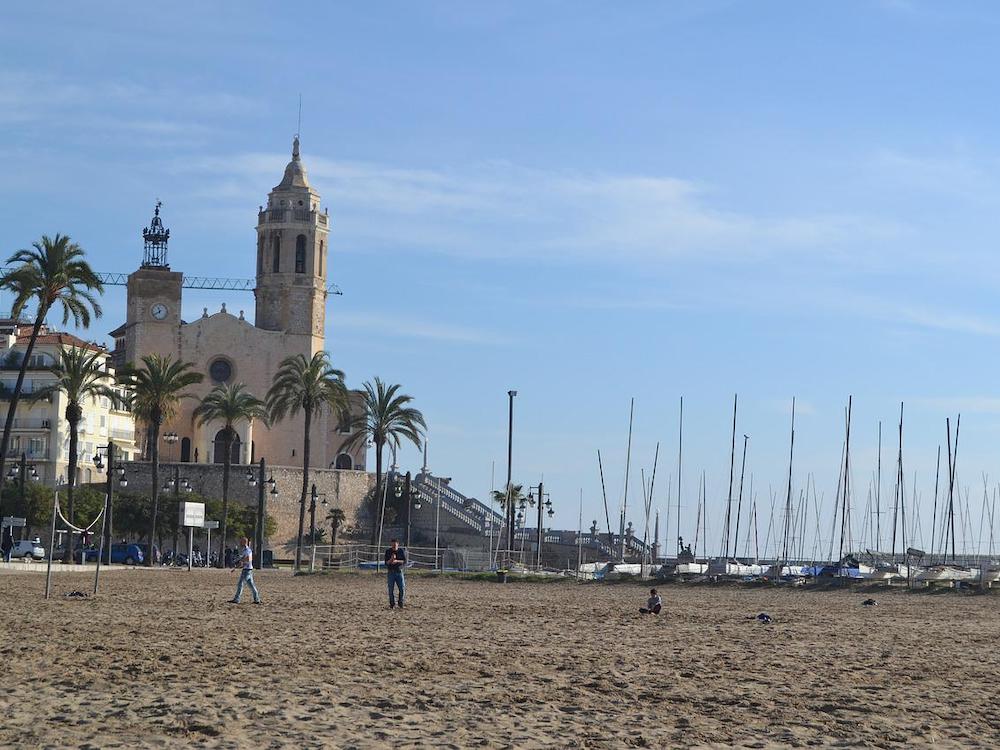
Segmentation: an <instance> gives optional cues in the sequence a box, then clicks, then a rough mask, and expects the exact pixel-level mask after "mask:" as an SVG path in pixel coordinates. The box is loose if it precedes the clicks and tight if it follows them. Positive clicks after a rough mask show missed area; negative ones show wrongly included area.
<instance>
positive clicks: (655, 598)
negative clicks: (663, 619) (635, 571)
mask: <svg viewBox="0 0 1000 750" xmlns="http://www.w3.org/2000/svg"><path fill="white" fill-rule="evenodd" d="M662 608H663V600H662V599H660V595H659V594H657V593H656V589H650V590H649V599H647V600H646V606H645V607H639V612H640V613H641V614H644V615H658V614H660V610H661V609H662Z"/></svg>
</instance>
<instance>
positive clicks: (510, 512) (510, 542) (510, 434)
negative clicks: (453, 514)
mask: <svg viewBox="0 0 1000 750" xmlns="http://www.w3.org/2000/svg"><path fill="white" fill-rule="evenodd" d="M516 395H517V391H507V398H508V400H509V402H510V406H509V411H508V417H507V557H508V558H509V557H510V555H511V550H513V549H514V504H513V503H512V502H511V468H512V466H513V459H514V396H516Z"/></svg>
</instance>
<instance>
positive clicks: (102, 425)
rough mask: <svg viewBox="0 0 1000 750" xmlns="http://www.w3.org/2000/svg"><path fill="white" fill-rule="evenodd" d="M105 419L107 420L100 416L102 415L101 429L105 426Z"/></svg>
mask: <svg viewBox="0 0 1000 750" xmlns="http://www.w3.org/2000/svg"><path fill="white" fill-rule="evenodd" d="M106 419H107V417H105V416H104V415H103V414H102V415H101V427H104V426H105V420H106Z"/></svg>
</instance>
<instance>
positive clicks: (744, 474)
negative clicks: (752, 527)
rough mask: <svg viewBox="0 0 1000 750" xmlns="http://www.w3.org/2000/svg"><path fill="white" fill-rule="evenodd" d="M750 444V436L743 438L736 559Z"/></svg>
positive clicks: (734, 553)
mask: <svg viewBox="0 0 1000 750" xmlns="http://www.w3.org/2000/svg"><path fill="white" fill-rule="evenodd" d="M749 442H750V436H749V435H744V436H743V461H742V464H743V465H742V466H741V467H740V497H739V500H738V501H737V502H736V534H735V535H734V536H733V557H734V558H735V557H736V555H737V553H738V550H737V549H736V548H737V546H738V545H739V543H740V515H741V514H742V513H743V478H744V477H745V476H746V472H747V443H749Z"/></svg>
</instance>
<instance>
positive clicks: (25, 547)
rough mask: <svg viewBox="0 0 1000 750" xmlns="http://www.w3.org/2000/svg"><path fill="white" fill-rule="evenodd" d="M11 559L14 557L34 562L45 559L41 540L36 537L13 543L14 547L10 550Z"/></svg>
mask: <svg viewBox="0 0 1000 750" xmlns="http://www.w3.org/2000/svg"><path fill="white" fill-rule="evenodd" d="M10 556H11V558H15V557H30V558H34V559H35V560H44V559H45V547H43V546H42V540H41V539H39V538H38V537H37V536H36V537H35V538H34V539H32V540H30V541H29V540H27V539H22V540H21V541H19V542H14V546H13V547H11V550H10Z"/></svg>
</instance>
